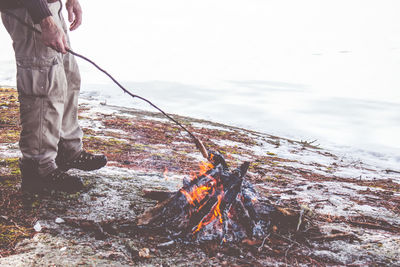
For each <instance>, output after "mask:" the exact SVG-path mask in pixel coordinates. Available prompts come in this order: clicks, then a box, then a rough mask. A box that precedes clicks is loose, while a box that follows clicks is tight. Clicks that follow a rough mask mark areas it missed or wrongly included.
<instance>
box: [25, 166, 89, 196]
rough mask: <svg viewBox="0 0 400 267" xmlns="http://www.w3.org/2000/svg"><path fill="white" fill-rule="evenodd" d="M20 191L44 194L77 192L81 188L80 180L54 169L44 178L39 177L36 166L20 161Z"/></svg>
mask: <svg viewBox="0 0 400 267" xmlns="http://www.w3.org/2000/svg"><path fill="white" fill-rule="evenodd" d="M19 163H20V170H21V180H22V181H21V191H22V192H27V193H44V192H48V191H53V190H55V191H64V192H77V191H79V190H81V189H82V188H83V182H82V179H81V178H79V177H76V176H71V175H69V174H67V173H65V172H64V171H62V170H60V169H56V170H54V171H52V172H51V173H50V174H48V175H47V176H46V177H40V175H39V173H38V166H37V163H35V162H34V161H33V160H26V159H24V160H20V162H19Z"/></svg>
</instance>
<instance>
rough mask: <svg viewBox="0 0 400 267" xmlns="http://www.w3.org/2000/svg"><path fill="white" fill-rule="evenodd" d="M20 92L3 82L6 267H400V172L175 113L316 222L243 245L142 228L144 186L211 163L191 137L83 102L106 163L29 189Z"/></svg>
mask: <svg viewBox="0 0 400 267" xmlns="http://www.w3.org/2000/svg"><path fill="white" fill-rule="evenodd" d="M18 117H19V113H18V101H17V94H16V91H15V90H14V89H11V88H1V89H0V265H1V266H287V265H289V266H338V265H346V266H361V265H375V266H395V265H400V216H399V213H400V173H399V170H386V169H379V168H378V167H376V166H371V165H367V164H365V163H363V162H361V161H360V160H359V159H354V158H352V157H351V155H336V154H334V153H333V152H331V151H328V150H326V149H323V148H321V147H319V146H318V145H317V144H315V142H310V141H295V140H289V139H285V138H280V137H277V136H272V135H268V134H263V133H258V132H254V131H249V130H246V129H240V128H236V127H230V126H227V125H222V124H217V123H213V122H209V121H202V120H196V119H192V118H187V117H180V116H177V115H174V117H175V118H176V119H178V120H179V121H181V122H182V123H184V125H185V126H186V127H188V128H189V129H190V130H192V131H193V132H194V133H195V134H196V135H197V136H198V137H199V138H200V139H201V140H202V141H203V142H204V143H205V145H206V146H207V148H209V149H211V150H215V151H219V152H220V153H222V154H223V155H224V157H225V158H226V160H227V162H228V164H229V167H230V168H235V167H237V166H239V165H240V164H241V163H242V162H244V161H250V162H251V164H250V168H249V172H248V174H247V176H246V179H247V180H249V181H250V182H252V183H253V184H254V185H255V188H256V189H257V191H258V193H259V194H260V196H262V197H263V198H265V199H268V200H269V201H271V202H272V203H274V204H275V205H279V206H281V207H286V208H290V209H292V210H295V211H296V213H297V214H301V217H300V218H297V219H299V220H303V221H307V228H306V229H302V230H299V231H297V232H296V231H290V232H287V231H284V229H283V228H284V227H283V225H284V223H283V224H282V225H277V226H276V227H274V229H273V231H271V233H270V234H269V235H267V236H265V237H264V238H263V239H262V240H257V239H246V240H243V241H242V242H241V243H239V244H223V245H220V244H218V243H215V242H214V243H213V242H208V243H197V242H190V241H188V240H172V239H171V238H170V237H169V236H168V235H165V234H163V233H158V232H154V231H148V230H145V229H141V228H139V227H138V226H137V225H136V221H137V218H138V216H139V215H140V214H142V213H143V211H144V210H146V209H147V208H150V207H152V206H154V205H155V204H156V202H155V201H153V200H149V199H147V198H145V197H144V196H143V190H166V191H176V190H177V189H179V188H180V187H181V185H182V180H183V179H184V178H185V177H189V176H190V174H191V173H193V172H196V171H197V170H198V165H199V163H200V162H201V160H202V157H201V154H200V153H199V152H198V151H197V150H196V148H195V146H194V145H193V143H192V142H191V140H190V138H189V136H188V135H187V134H186V133H185V132H182V131H181V129H179V128H178V127H176V126H175V125H173V124H171V123H170V122H169V121H167V120H166V119H165V118H163V117H162V116H160V115H159V114H157V113H152V112H145V111H141V110H134V109H126V108H121V107H114V106H108V105H103V104H101V103H99V102H98V101H96V100H92V99H82V100H81V104H80V112H79V119H80V123H81V126H82V128H83V129H84V132H85V137H84V147H85V149H86V150H88V151H89V152H93V153H105V154H106V155H107V157H108V159H109V162H108V164H107V166H106V167H104V168H102V169H100V170H98V171H94V172H87V173H85V172H82V171H73V170H71V171H70V172H71V173H73V174H75V175H80V176H81V177H82V178H83V179H84V181H85V189H84V190H83V191H82V192H79V193H76V194H64V193H51V194H47V195H29V194H22V193H21V192H20V172H19V168H18V158H19V157H20V156H21V155H20V152H19V150H18V136H19V131H20V126H19V119H18Z"/></svg>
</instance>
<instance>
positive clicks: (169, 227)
mask: <svg viewBox="0 0 400 267" xmlns="http://www.w3.org/2000/svg"><path fill="white" fill-rule="evenodd" d="M209 155H210V158H209V161H210V162H209V163H205V162H204V163H203V164H202V165H201V167H200V172H199V173H197V174H192V175H191V178H190V179H188V180H186V181H185V182H184V184H183V186H182V188H181V189H180V190H178V191H177V192H169V193H168V192H154V191H151V192H147V196H148V197H151V198H154V199H158V200H159V201H160V202H159V203H158V204H157V205H156V206H155V207H153V208H151V209H149V210H147V211H146V212H145V213H144V214H143V215H142V216H141V217H140V218H139V220H138V225H140V226H142V227H150V228H152V229H158V230H161V231H165V232H166V233H167V234H168V235H169V236H170V237H171V238H173V239H178V238H180V239H191V240H195V241H199V242H202V241H211V240H212V241H220V242H221V243H224V242H238V241H241V240H243V239H249V238H250V239H261V238H263V237H265V236H267V235H268V233H269V232H270V231H272V230H276V226H277V225H279V224H280V220H282V218H284V217H288V216H289V217H293V218H291V219H290V220H286V221H287V222H288V221H296V220H297V221H299V220H298V216H296V215H294V214H291V213H290V212H287V211H285V210H282V209H280V208H277V207H275V206H274V205H272V204H270V203H269V201H268V200H267V199H265V198H262V197H260V196H259V195H258V194H257V192H256V191H255V189H254V188H253V185H252V184H251V183H250V182H249V181H247V180H246V172H247V170H248V168H249V162H245V163H243V164H242V165H241V166H240V167H239V168H237V169H235V170H233V171H230V170H229V168H228V166H227V164H226V162H225V160H224V158H223V157H222V155H221V154H219V153H216V152H211V153H209ZM284 221H285V220H284Z"/></svg>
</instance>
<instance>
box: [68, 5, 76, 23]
mask: <svg viewBox="0 0 400 267" xmlns="http://www.w3.org/2000/svg"><path fill="white" fill-rule="evenodd" d="M67 11H68V21H69V22H73V21H74V12H73V8H72V7H67Z"/></svg>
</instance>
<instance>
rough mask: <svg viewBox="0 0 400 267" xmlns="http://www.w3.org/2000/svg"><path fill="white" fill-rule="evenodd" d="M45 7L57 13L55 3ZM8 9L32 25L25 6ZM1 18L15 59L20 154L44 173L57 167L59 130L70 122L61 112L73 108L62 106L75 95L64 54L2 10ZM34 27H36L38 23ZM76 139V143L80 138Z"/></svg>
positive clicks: (71, 103) (66, 127)
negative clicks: (20, 127)
mask: <svg viewBox="0 0 400 267" xmlns="http://www.w3.org/2000/svg"><path fill="white" fill-rule="evenodd" d="M49 7H50V10H51V11H52V13H53V17H54V18H56V17H58V9H59V7H60V5H59V3H58V2H56V3H54V4H50V5H49ZM12 12H13V13H14V14H15V15H17V16H18V17H19V18H21V19H23V20H24V21H25V22H27V23H29V24H31V25H33V22H32V20H31V18H30V16H29V14H28V13H27V11H26V9H23V8H21V9H15V10H13V11H12ZM2 19H3V24H4V26H5V27H6V29H7V31H8V32H9V33H10V35H11V38H12V40H13V47H14V51H15V56H16V62H17V88H18V93H19V100H20V105H21V106H20V111H21V112H20V113H21V126H22V131H21V137H20V149H21V152H22V154H23V158H26V159H33V160H34V161H35V162H37V163H38V166H39V167H38V171H39V174H40V175H42V176H44V175H47V174H48V173H50V172H51V171H52V170H54V169H55V168H56V167H57V166H56V164H55V157H56V156H57V150H58V143H59V141H60V138H61V136H62V134H63V131H62V129H63V128H65V129H70V125H71V123H64V117H71V114H69V115H67V114H64V113H65V110H67V111H68V110H74V108H66V107H65V106H66V104H67V103H68V105H74V104H75V103H76V102H77V101H71V100H70V99H74V98H77V96H75V94H74V93H69V92H68V91H69V90H68V82H67V74H66V72H65V70H64V61H65V59H64V58H65V57H64V56H63V55H62V54H60V53H57V52H56V51H54V50H53V49H51V48H48V47H46V46H44V45H43V43H42V41H41V39H40V35H39V34H37V33H35V32H32V31H30V30H29V29H28V28H27V27H26V26H24V25H22V24H20V23H19V22H18V21H16V20H15V19H13V18H12V17H9V16H7V15H5V14H2ZM35 27H38V28H39V29H40V27H39V26H38V25H35ZM69 75H70V74H68V76H69ZM76 95H77V94H76ZM68 97H69V98H70V99H68ZM76 105H77V104H75V106H76ZM70 113H71V112H70ZM72 113H73V112H72ZM75 113H76V112H75ZM73 117H75V116H73ZM66 121H68V120H66ZM75 123H76V124H77V122H76V121H74V123H72V124H73V127H76V126H75ZM74 132H75V135H76V136H80V135H81V134H79V133H77V132H78V131H77V130H75V131H74ZM72 135H73V134H72ZM67 136H71V134H67ZM75 139H79V137H76V138H75ZM77 143H79V145H80V144H81V141H80V140H79V142H77ZM79 145H78V146H79Z"/></svg>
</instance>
